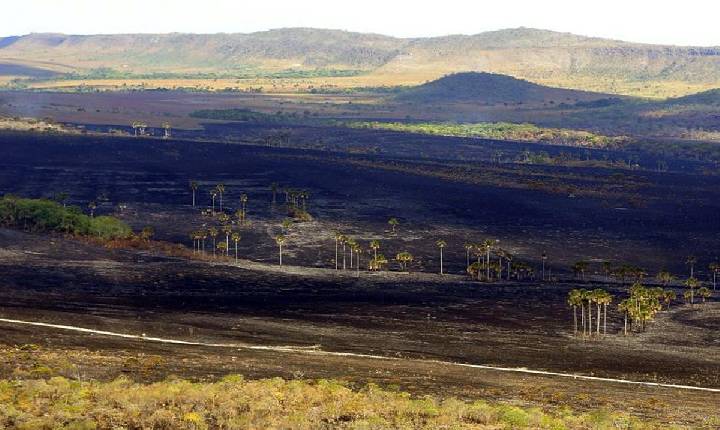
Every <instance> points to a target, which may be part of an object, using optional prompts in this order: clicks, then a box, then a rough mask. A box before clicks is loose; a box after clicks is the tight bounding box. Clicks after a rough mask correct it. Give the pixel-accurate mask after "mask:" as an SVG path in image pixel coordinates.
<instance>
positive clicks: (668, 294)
mask: <svg viewBox="0 0 720 430" xmlns="http://www.w3.org/2000/svg"><path fill="white" fill-rule="evenodd" d="M662 299H663V302H664V303H665V306H666V309H668V310H669V309H670V303H672V301H673V300H675V299H677V294H675V291H673V290H665V291H664V292H663V296H662Z"/></svg>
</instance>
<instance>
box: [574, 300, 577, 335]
mask: <svg viewBox="0 0 720 430" xmlns="http://www.w3.org/2000/svg"><path fill="white" fill-rule="evenodd" d="M577 321H578V320H577V306H573V333H574V334H575V336H577V331H578V330H577V327H578V326H577Z"/></svg>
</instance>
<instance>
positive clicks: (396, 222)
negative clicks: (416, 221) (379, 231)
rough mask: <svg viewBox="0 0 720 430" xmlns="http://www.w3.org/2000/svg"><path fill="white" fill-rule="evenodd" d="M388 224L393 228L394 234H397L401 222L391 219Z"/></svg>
mask: <svg viewBox="0 0 720 430" xmlns="http://www.w3.org/2000/svg"><path fill="white" fill-rule="evenodd" d="M388 224H389V225H390V227H391V228H392V232H393V233H395V229H396V228H397V226H398V225H400V221H398V220H397V218H390V219H389V220H388Z"/></svg>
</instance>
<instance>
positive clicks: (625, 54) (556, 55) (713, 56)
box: [0, 28, 720, 94]
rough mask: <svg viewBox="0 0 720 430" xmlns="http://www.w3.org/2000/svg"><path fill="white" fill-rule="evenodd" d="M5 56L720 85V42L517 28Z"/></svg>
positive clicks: (141, 44) (332, 34)
mask: <svg viewBox="0 0 720 430" xmlns="http://www.w3.org/2000/svg"><path fill="white" fill-rule="evenodd" d="M0 62H5V63H17V64H22V65H25V66H33V67H43V68H50V69H53V70H56V71H62V72H66V71H76V72H83V71H89V70H92V69H98V68H109V69H112V70H118V71H122V72H127V73H149V72H173V73H210V72H213V73H227V72H230V73H232V72H238V71H251V72H252V71H280V70H290V69H292V70H316V69H329V70H355V71H359V72H362V73H373V74H379V75H387V76H395V75H403V76H413V77H416V78H417V79H416V80H417V81H418V82H424V81H426V80H431V79H436V78H439V77H441V76H443V75H445V74H450V73H457V72H466V71H477V72H490V73H499V74H505V75H509V76H514V77H517V78H522V79H526V80H529V81H531V82H536V83H541V84H544V85H552V86H560V87H565V88H577V89H586V90H594V91H607V92H614V93H623V91H624V90H625V89H626V88H630V89H632V88H634V86H637V87H640V86H642V85H644V84H645V83H648V82H650V83H657V82H662V83H664V85H677V86H678V88H679V91H678V93H679V94H686V93H688V92H689V91H684V89H683V88H682V85H704V88H706V89H707V88H712V87H715V86H717V87H720V47H677V46H665V45H648V44H638V43H629V42H623V41H617V40H609V39H601V38H594V37H585V36H577V35H573V34H569V33H558V32H553V31H547V30H537V29H528V28H516V29H509V30H499V31H492V32H485V33H480V34H476V35H471V36H465V35H452V36H443V37H430V38H412V39H400V38H395V37H389V36H383V35H377V34H363V33H352V32H346V31H340V30H319V29H310V28H290V29H278V30H270V31H263V32H257V33H249V34H240V33H233V34H181V33H172V34H120V35H90V36H78V35H63V34H30V35H26V36H20V37H15V36H14V37H9V38H0Z"/></svg>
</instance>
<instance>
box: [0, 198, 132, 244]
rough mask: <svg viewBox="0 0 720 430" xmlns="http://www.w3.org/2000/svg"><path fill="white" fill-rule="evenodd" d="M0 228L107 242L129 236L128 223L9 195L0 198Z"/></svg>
mask: <svg viewBox="0 0 720 430" xmlns="http://www.w3.org/2000/svg"><path fill="white" fill-rule="evenodd" d="M0 226H4V227H11V228H20V229H23V230H25V231H30V232H38V233H51V232H52V233H66V234H74V235H78V236H94V237H99V238H101V239H106V240H107V239H119V238H126V237H129V236H130V235H131V234H132V230H131V229H130V227H129V226H128V225H127V224H125V223H124V222H122V221H120V220H118V219H116V218H113V217H108V216H100V217H97V218H91V217H89V216H87V215H85V214H83V213H82V211H81V210H80V209H79V208H77V207H67V208H66V207H63V206H62V205H61V204H59V203H56V202H53V201H51V200H46V199H23V198H19V197H15V196H11V195H5V196H3V197H2V198H1V199H0Z"/></svg>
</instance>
